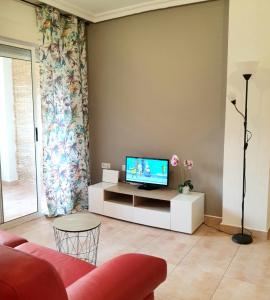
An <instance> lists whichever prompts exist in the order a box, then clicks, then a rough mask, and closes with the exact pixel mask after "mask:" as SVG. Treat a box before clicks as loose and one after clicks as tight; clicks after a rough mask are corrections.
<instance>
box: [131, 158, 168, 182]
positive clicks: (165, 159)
mask: <svg viewBox="0 0 270 300" xmlns="http://www.w3.org/2000/svg"><path fill="white" fill-rule="evenodd" d="M128 158H139V159H152V160H162V161H167V164H168V168H167V184H158V183H150V182H142V181H135V180H127V172H125V181H126V182H132V183H138V184H150V185H157V186H160V187H167V186H169V179H170V178H169V175H170V171H169V167H170V160H169V159H167V158H154V157H142V156H130V155H128V156H126V167H127V159H128Z"/></svg>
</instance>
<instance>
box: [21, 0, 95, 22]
mask: <svg viewBox="0 0 270 300" xmlns="http://www.w3.org/2000/svg"><path fill="white" fill-rule="evenodd" d="M18 1H21V2H24V3H26V4H29V5H32V6H35V7H39V8H41V7H42V5H40V4H38V3H33V2H30V1H27V0H18ZM60 15H62V16H66V14H63V13H61V12H60ZM76 17H77V18H79V19H81V20H83V21H85V24H86V25H89V24H90V22H89V21H88V20H85V19H83V18H80V17H78V16H76Z"/></svg>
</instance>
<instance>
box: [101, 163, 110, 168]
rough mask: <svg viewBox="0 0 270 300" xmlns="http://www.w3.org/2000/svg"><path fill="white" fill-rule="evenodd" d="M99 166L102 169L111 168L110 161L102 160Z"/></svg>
mask: <svg viewBox="0 0 270 300" xmlns="http://www.w3.org/2000/svg"><path fill="white" fill-rule="evenodd" d="M101 168H102V169H110V168H111V164H110V163H105V162H102V163H101Z"/></svg>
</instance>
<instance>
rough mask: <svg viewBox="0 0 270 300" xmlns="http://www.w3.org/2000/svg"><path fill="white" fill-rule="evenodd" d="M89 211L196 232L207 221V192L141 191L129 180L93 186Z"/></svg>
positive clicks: (90, 192)
mask: <svg viewBox="0 0 270 300" xmlns="http://www.w3.org/2000/svg"><path fill="white" fill-rule="evenodd" d="M88 189H89V190H88V191H89V193H88V195H89V196H88V197H89V211H90V212H93V213H97V214H101V215H104V216H108V217H112V218H116V219H121V220H125V221H129V222H134V223H138V224H143V225H148V226H153V227H158V228H164V229H171V230H174V231H179V232H184V233H190V234H191V233H193V232H194V231H195V230H196V229H197V228H198V227H199V226H200V225H201V224H202V223H203V221H204V194H202V193H195V192H192V193H189V194H179V193H178V191H177V190H173V189H158V190H152V191H145V190H139V189H138V188H137V186H135V185H130V184H127V183H118V184H114V183H106V182H100V183H97V184H94V185H90V186H89V188H88Z"/></svg>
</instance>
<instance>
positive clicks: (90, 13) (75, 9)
mask: <svg viewBox="0 0 270 300" xmlns="http://www.w3.org/2000/svg"><path fill="white" fill-rule="evenodd" d="M204 1H208V0H147V1H145V0H76V1H74V0H40V2H44V3H47V4H49V5H52V6H54V7H56V8H58V9H61V10H63V11H65V12H67V13H70V14H74V15H76V16H78V17H81V18H83V19H85V20H88V21H90V22H94V23H96V22H101V21H105V20H109V19H115V18H119V17H123V16H128V15H133V14H137V13H141V12H145V11H150V10H155V9H161V8H167V7H172V6H179V5H185V4H190V3H195V2H204Z"/></svg>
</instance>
